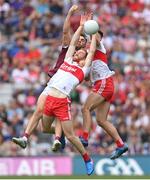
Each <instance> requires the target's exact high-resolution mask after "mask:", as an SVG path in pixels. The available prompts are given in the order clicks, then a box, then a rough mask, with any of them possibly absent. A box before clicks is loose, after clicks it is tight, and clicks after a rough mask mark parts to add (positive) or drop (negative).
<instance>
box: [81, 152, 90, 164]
mask: <svg viewBox="0 0 150 180" xmlns="http://www.w3.org/2000/svg"><path fill="white" fill-rule="evenodd" d="M82 157H83V159H84V161H85V162H87V161H89V160H90V156H89V155H88V154H87V153H85V154H83V155H82Z"/></svg>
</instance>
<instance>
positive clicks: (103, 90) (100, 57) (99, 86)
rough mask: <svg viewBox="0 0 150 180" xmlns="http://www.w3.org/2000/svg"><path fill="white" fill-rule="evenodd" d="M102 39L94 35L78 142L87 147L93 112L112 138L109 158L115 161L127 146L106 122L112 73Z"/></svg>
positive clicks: (112, 87) (115, 130)
mask: <svg viewBox="0 0 150 180" xmlns="http://www.w3.org/2000/svg"><path fill="white" fill-rule="evenodd" d="M102 37H103V33H102V32H101V31H99V32H98V33H97V34H96V39H97V49H96V52H95V55H94V58H93V61H92V67H91V74H90V80H91V82H92V92H91V93H90V95H89V96H88V98H87V100H86V102H85V104H84V105H83V109H82V114H83V134H82V136H81V137H80V140H81V142H82V144H83V145H84V146H85V147H86V146H88V137H89V132H90V128H91V124H92V118H91V111H93V110H95V112H96V121H97V124H98V125H99V126H100V127H102V128H103V129H104V130H105V131H106V132H107V133H108V134H109V135H110V136H111V137H112V138H113V140H114V142H115V144H116V146H117V148H116V149H115V151H114V152H113V153H112V154H111V156H110V158H111V159H116V158H118V157H119V156H121V155H122V154H123V153H125V152H126V151H127V150H128V146H127V144H125V143H124V142H123V141H122V139H121V137H120V136H119V134H118V132H117V129H116V128H115V127H114V125H113V124H112V123H111V122H110V121H107V115H108V112H109V109H110V101H111V98H112V96H113V93H114V84H113V78H112V75H113V74H114V72H113V71H111V70H110V69H109V67H108V65H107V64H108V60H107V54H106V49H105V48H104V45H103V43H102V41H101V40H102Z"/></svg>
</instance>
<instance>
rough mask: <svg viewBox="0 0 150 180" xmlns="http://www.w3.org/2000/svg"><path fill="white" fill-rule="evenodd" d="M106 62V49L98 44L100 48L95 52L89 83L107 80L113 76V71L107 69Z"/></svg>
mask: <svg viewBox="0 0 150 180" xmlns="http://www.w3.org/2000/svg"><path fill="white" fill-rule="evenodd" d="M107 64H108V60H107V54H106V49H105V48H104V45H103V44H102V42H100V47H99V48H98V49H97V50H96V52H95V55H94V58H93V61H92V67H91V73H90V77H91V81H92V83H93V84H94V83H95V82H96V81H98V80H101V79H105V78H108V77H110V76H112V75H114V74H115V72H114V71H111V70H110V69H109V67H108V65H107Z"/></svg>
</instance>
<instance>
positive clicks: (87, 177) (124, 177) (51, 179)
mask: <svg viewBox="0 0 150 180" xmlns="http://www.w3.org/2000/svg"><path fill="white" fill-rule="evenodd" d="M0 179H1V180H3V179H17V180H19V179H28V180H30V179H34V180H35V179H38V180H39V179H40V180H43V179H50V180H53V179H62V180H63V179H64V180H66V179H100V180H104V179H107V180H111V179H118V180H119V179H128V180H130V179H149V180H150V176H97V175H91V176H86V175H72V176H0Z"/></svg>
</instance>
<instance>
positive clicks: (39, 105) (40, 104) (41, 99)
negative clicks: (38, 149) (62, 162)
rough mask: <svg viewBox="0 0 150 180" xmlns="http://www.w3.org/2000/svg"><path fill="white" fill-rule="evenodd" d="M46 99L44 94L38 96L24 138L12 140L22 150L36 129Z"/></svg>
mask: <svg viewBox="0 0 150 180" xmlns="http://www.w3.org/2000/svg"><path fill="white" fill-rule="evenodd" d="M46 97H47V96H46V95H45V94H44V93H42V94H41V95H40V96H39V98H38V101H37V107H36V110H35V111H34V113H33V115H32V116H31V119H30V120H29V122H28V125H27V127H26V130H25V133H24V136H23V137H19V138H16V137H13V138H12V140H13V142H15V143H16V144H18V145H19V146H20V147H22V148H26V146H27V141H28V138H29V137H30V135H31V134H32V132H33V130H34V129H35V128H36V127H37V125H38V123H39V120H40V119H41V118H42V114H43V109H44V104H45V100H46Z"/></svg>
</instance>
